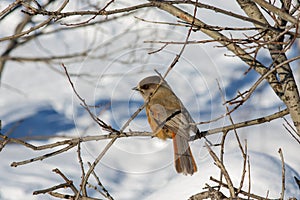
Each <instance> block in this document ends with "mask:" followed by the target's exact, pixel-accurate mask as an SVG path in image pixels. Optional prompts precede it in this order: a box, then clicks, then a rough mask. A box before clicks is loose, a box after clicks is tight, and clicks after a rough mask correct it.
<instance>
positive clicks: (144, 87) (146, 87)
mask: <svg viewBox="0 0 300 200" xmlns="http://www.w3.org/2000/svg"><path fill="white" fill-rule="evenodd" d="M141 89H143V90H147V89H149V85H148V84H145V85H142V87H141Z"/></svg>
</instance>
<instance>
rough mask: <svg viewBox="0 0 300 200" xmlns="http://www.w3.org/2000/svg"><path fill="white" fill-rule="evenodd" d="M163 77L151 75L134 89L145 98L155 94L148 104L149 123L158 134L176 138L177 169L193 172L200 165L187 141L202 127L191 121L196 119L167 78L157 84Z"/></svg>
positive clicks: (160, 136)
mask: <svg viewBox="0 0 300 200" xmlns="http://www.w3.org/2000/svg"><path fill="white" fill-rule="evenodd" d="M160 81H161V78H160V77H159V76H149V77H146V78H144V79H143V80H141V81H140V82H139V84H138V86H137V87H135V88H134V89H135V90H138V91H139V92H140V93H141V95H142V96H143V98H144V100H145V102H146V101H147V99H148V98H149V96H150V95H152V96H151V98H150V100H149V102H148V104H147V105H146V108H145V109H146V114H147V118H148V122H149V124H150V127H151V129H152V131H153V133H154V134H155V136H157V137H158V138H160V139H163V140H165V139H167V138H172V139H173V147H174V158H175V168H176V171H177V172H178V173H183V174H184V175H187V174H190V175H192V174H193V173H195V172H196V171H197V166H196V163H195V160H194V158H193V155H192V152H191V149H190V147H189V143H188V141H189V138H190V131H193V132H194V133H196V134H197V133H199V130H198V128H197V127H196V126H195V125H191V123H194V121H193V119H192V117H191V116H190V114H189V113H188V111H187V110H186V108H185V107H184V106H183V104H182V103H181V101H180V100H179V98H178V97H177V96H176V95H175V94H174V92H173V91H172V89H171V88H170V86H169V85H168V84H167V82H165V81H163V82H162V84H161V85H160V86H159V87H158V85H159V83H160ZM157 87H158V88H157ZM155 90H156V91H155ZM154 91H155V93H154ZM153 93H154V94H153Z"/></svg>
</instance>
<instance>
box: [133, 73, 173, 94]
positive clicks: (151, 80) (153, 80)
mask: <svg viewBox="0 0 300 200" xmlns="http://www.w3.org/2000/svg"><path fill="white" fill-rule="evenodd" d="M161 80H162V78H161V77H160V76H148V77H146V78H144V79H142V80H141V81H140V82H139V84H138V86H136V87H134V88H132V89H133V90H137V91H141V89H147V87H148V86H149V85H158V84H159V83H160V82H161ZM161 85H162V86H166V87H169V86H168V84H167V82H166V81H164V80H163V82H162V84H161Z"/></svg>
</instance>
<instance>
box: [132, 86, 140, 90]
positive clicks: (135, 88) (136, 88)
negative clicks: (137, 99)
mask: <svg viewBox="0 0 300 200" xmlns="http://www.w3.org/2000/svg"><path fill="white" fill-rule="evenodd" d="M132 90H136V91H140V89H139V88H138V87H134V88H132Z"/></svg>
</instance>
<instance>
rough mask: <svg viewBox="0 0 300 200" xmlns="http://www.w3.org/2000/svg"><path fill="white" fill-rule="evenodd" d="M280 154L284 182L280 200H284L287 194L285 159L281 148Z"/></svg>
mask: <svg viewBox="0 0 300 200" xmlns="http://www.w3.org/2000/svg"><path fill="white" fill-rule="evenodd" d="M278 153H279V155H280V159H281V167H282V170H281V181H282V185H281V193H280V199H282V200H283V199H284V193H285V164H284V158H283V153H282V150H281V148H279V150H278Z"/></svg>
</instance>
